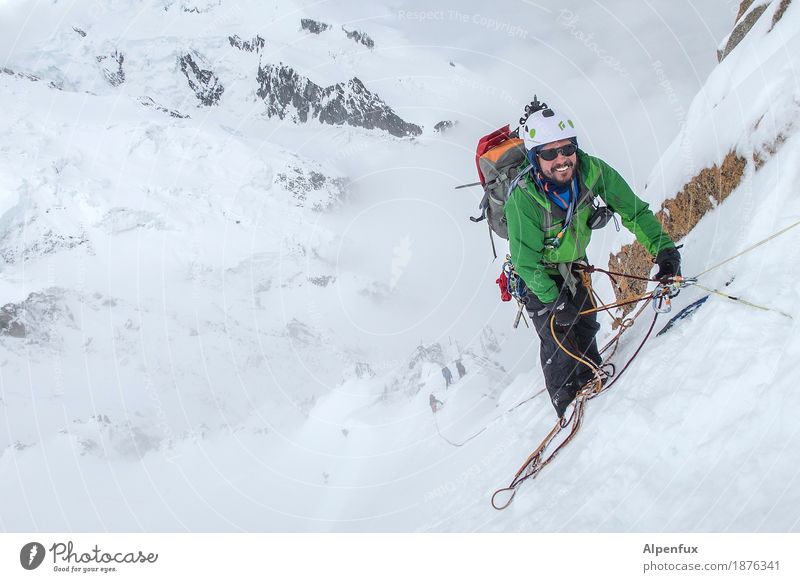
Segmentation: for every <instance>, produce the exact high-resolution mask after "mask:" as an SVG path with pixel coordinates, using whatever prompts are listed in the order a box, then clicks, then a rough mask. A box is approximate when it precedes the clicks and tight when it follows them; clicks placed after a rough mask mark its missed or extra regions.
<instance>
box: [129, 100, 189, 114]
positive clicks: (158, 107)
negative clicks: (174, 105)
mask: <svg viewBox="0 0 800 582" xmlns="http://www.w3.org/2000/svg"><path fill="white" fill-rule="evenodd" d="M138 101H139V103H140V104H142V105H144V106H145V107H152V108H153V109H155V110H157V111H161V112H162V113H166V114H167V115H169V116H170V117H175V118H177V119H187V118H188V117H189V116H188V115H186V114H184V113H181V112H180V111H177V110H176V109H168V108H166V107H164V106H163V105H160V104H158V103H156V102H155V101H154V100H153V99H152V97H147V96H142V97H139V99H138Z"/></svg>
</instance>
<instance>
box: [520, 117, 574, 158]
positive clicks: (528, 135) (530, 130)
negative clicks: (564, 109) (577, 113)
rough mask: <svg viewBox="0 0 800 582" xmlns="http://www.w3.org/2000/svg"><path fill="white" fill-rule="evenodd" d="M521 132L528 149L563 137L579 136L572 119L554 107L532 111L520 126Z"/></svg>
mask: <svg viewBox="0 0 800 582" xmlns="http://www.w3.org/2000/svg"><path fill="white" fill-rule="evenodd" d="M519 132H520V134H521V136H520V137H522V141H524V142H525V149H527V150H532V149H534V148H538V147H539V146H543V145H544V144H547V143H550V142H554V141H559V140H561V139H570V138H577V137H578V132H577V131H575V124H574V123H573V122H572V120H571V119H569V118H568V117H567V116H566V115H561V114H560V113H558V112H557V111H554V110H553V109H542V110H541V111H536V112H534V113H531V114H530V116H528V119H527V120H526V121H525V123H523V124H522V126H521V127H520V128H519Z"/></svg>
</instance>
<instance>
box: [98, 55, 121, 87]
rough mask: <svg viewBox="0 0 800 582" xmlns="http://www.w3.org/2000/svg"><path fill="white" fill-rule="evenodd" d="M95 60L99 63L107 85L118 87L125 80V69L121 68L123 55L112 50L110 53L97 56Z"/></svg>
mask: <svg viewBox="0 0 800 582" xmlns="http://www.w3.org/2000/svg"><path fill="white" fill-rule="evenodd" d="M97 62H98V63H99V64H100V68H101V70H102V71H103V75H104V76H105V78H106V81H108V84H109V85H111V86H112V87H119V86H120V85H122V84H123V83H124V82H125V70H124V69H123V68H122V63H124V62H125V55H123V54H122V53H120V52H117V51H114V52H113V53H111V54H110V55H102V56H99V57H97Z"/></svg>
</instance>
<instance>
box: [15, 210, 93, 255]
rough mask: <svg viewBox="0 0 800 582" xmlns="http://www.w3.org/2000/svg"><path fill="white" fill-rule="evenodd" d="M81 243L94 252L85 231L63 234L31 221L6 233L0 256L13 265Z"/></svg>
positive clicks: (71, 247)
mask: <svg viewBox="0 0 800 582" xmlns="http://www.w3.org/2000/svg"><path fill="white" fill-rule="evenodd" d="M81 245H88V246H89V249H90V250H89V252H93V251H92V250H91V244H90V242H89V239H88V238H87V237H86V234H85V233H82V232H81V233H78V234H75V235H69V234H61V233H58V232H55V231H53V230H52V228H49V227H46V226H44V225H39V224H38V223H35V222H34V221H31V222H29V223H21V224H18V225H16V227H14V228H12V229H11V230H9V232H8V233H6V235H5V236H4V237H3V240H2V245H1V246H0V249H2V250H0V257H2V259H3V260H4V261H5V262H6V263H8V264H9V265H13V264H15V263H18V262H25V261H30V260H32V259H34V258H37V257H43V256H46V255H51V254H53V253H56V252H59V251H64V250H69V249H73V248H75V247H78V246H81Z"/></svg>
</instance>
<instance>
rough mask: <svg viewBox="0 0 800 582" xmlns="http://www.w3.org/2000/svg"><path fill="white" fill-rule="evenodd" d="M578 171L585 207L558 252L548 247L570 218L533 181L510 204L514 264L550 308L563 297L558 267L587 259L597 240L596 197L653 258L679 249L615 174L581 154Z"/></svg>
mask: <svg viewBox="0 0 800 582" xmlns="http://www.w3.org/2000/svg"><path fill="white" fill-rule="evenodd" d="M577 171H578V181H579V184H580V198H579V200H580V202H579V204H578V208H577V210H576V212H575V216H574V218H573V219H572V224H571V225H570V227H569V228H568V229H567V231H566V232H565V233H564V235H563V238H562V240H561V244H560V246H559V247H558V248H554V249H552V248H545V242H544V241H545V239H546V238H551V237H554V236H556V234H558V232H559V231H560V230H561V228H562V227H563V224H564V218H565V216H566V213H565V212H564V211H563V210H562V209H561V208H559V207H558V206H557V205H556V204H553V203H552V201H551V200H550V199H549V198H548V197H547V196H546V195H545V194H544V193H542V192H540V191H539V190H538V189H537V188H536V185H535V183H534V182H533V180H532V179H531V177H530V175H527V176H525V177H524V178H522V179H521V180H520V181H519V183H518V184H517V186H516V187H515V188H514V190H513V191H512V192H511V195H510V196H509V198H508V201H507V202H506V204H505V209H504V212H505V216H506V221H507V222H508V242H509V246H510V247H511V260H512V261H513V263H514V268H515V269H516V271H517V273H519V275H520V276H521V277H522V280H523V281H525V284H526V285H527V286H528V288H529V289H530V290H531V291H533V293H535V294H536V296H537V297H538V298H539V300H540V301H542V303H550V302H552V301H555V300H556V298H557V297H558V292H559V291H558V288H557V287H556V284H555V282H554V281H553V279H552V277H551V275H553V274H557V273H558V269H557V268H555V267H554V266H553V265H555V264H556V263H571V262H572V261H576V260H578V259H585V257H586V247H587V246H589V240H591V238H592V231H591V229H589V226H588V224H587V222H588V219H589V216H590V215H591V213H592V198H593V196H592V195H591V194H592V193H594V194H595V195H597V196H599V197H600V198H601V199H602V200H603V201H604V202H605V203H606V205H607V206H608V207H609V208H610V209H611V210H613V211H614V212H616V213H617V214H619V215H620V216H621V217H622V224H623V225H625V228H627V229H628V230H630V231H631V232H632V233H633V234H634V235H635V236H636V239H637V240H638V241H639V242H640V243H642V245H643V246H644V248H645V249H647V252H649V253H650V254H651V255H653V256H656V255H657V254H658V252H659V251H661V250H663V249H666V248H671V247H674V246H675V243H673V242H672V240H671V239H670V238H669V236H667V234H666V233H665V232H664V230H663V229H662V228H661V224H660V223H659V222H658V219H656V217H655V216H654V215H653V213H652V212H651V211H650V208H649V207H648V205H647V203H646V202H644V201H642V200H641V199H640V198H638V197H637V196H636V194H634V193H633V190H631V188H630V186H628V184H627V182H625V180H624V179H623V178H622V176H620V175H619V173H618V172H617V171H616V170H615V169H614V168H612V167H611V166H609V165H608V164H607V163H606V162H604V161H603V160H601V159H600V158H595V157H593V156H590V155H588V154H586V153H585V152H583V151H581V150H578V165H577ZM590 191H591V192H590ZM546 212H550V213H551V219H550V221H551V223H552V226H551V228H549V229H548V232H547V233H545V232H544V226H545V224H546V218H547V216H546Z"/></svg>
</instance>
